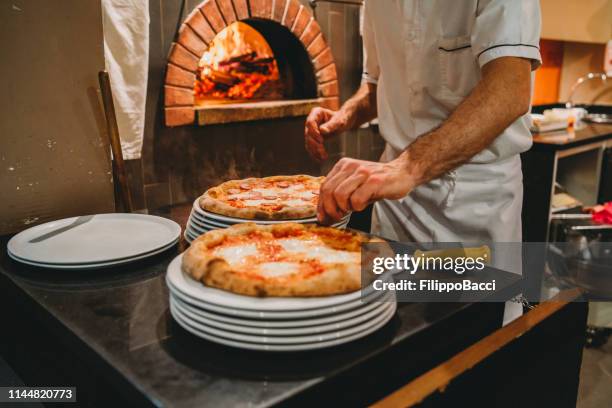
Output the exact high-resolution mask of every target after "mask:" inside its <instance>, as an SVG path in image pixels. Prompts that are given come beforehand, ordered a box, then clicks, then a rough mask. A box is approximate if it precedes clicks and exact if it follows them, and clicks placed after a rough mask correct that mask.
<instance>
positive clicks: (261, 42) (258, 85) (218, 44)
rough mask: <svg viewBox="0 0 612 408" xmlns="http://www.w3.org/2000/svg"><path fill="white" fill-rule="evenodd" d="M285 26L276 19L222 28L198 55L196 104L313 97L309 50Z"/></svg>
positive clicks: (250, 21)
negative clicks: (306, 62)
mask: <svg viewBox="0 0 612 408" xmlns="http://www.w3.org/2000/svg"><path fill="white" fill-rule="evenodd" d="M283 30H284V27H282V26H280V25H278V24H276V23H274V22H270V21H262V20H245V21H238V22H234V23H232V24H230V25H228V26H227V27H226V28H225V29H223V30H222V31H220V32H219V33H218V34H217V35H216V36H215V38H214V40H213V41H212V42H211V43H210V45H209V48H208V50H207V51H205V52H204V54H203V55H202V57H201V58H200V61H199V66H198V71H197V77H196V83H195V89H194V93H195V103H196V106H207V105H215V104H224V103H240V102H255V101H270V100H282V99H299V98H308V97H314V96H315V95H316V84H315V83H314V80H313V78H314V75H313V72H312V67H308V66H305V64H304V59H306V61H308V60H307V55H306V54H307V53H306V51H305V50H304V49H303V47H302V46H301V44H300V43H299V41H297V39H295V37H293V36H292V34H291V33H290V32H288V31H287V32H283ZM279 35H280V36H279ZM279 39H280V40H279ZM308 62H309V61H308Z"/></svg>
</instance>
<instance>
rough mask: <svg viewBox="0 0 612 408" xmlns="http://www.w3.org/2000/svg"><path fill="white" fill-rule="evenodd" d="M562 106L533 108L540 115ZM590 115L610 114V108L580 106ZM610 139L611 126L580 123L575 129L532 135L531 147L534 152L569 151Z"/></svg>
mask: <svg viewBox="0 0 612 408" xmlns="http://www.w3.org/2000/svg"><path fill="white" fill-rule="evenodd" d="M562 107H564V105H562V104H555V105H540V106H534V107H533V109H532V111H533V112H534V113H542V112H543V111H544V110H545V109H552V108H562ZM578 107H584V108H586V109H587V110H588V111H589V112H592V113H611V112H612V106H582V105H579V106H578ZM608 139H612V125H609V124H595V123H588V122H582V123H580V124H578V126H577V127H576V128H575V129H568V130H560V131H553V132H545V133H535V134H534V135H533V147H532V150H535V151H557V150H565V149H570V148H573V147H577V146H582V145H586V144H590V143H596V142H601V141H603V140H608Z"/></svg>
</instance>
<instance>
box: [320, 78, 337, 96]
mask: <svg viewBox="0 0 612 408" xmlns="http://www.w3.org/2000/svg"><path fill="white" fill-rule="evenodd" d="M317 88H318V89H319V96H338V93H339V89H338V81H331V82H326V83H323V84H319V85H317Z"/></svg>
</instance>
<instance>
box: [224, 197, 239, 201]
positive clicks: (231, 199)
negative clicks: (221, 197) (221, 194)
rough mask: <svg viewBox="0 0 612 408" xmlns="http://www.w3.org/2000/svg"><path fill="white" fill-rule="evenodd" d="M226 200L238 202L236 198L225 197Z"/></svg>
mask: <svg viewBox="0 0 612 408" xmlns="http://www.w3.org/2000/svg"><path fill="white" fill-rule="evenodd" d="M226 200H227V201H236V200H238V197H227V198H226Z"/></svg>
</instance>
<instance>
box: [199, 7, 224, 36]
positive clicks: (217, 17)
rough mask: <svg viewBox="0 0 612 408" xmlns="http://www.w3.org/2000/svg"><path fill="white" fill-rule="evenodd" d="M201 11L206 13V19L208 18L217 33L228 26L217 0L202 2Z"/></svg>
mask: <svg viewBox="0 0 612 408" xmlns="http://www.w3.org/2000/svg"><path fill="white" fill-rule="evenodd" d="M200 11H201V12H202V14H204V17H206V20H208V23H209V24H210V26H211V27H212V29H213V30H214V31H215V33H218V32H219V31H221V30H223V29H224V28H225V27H226V24H225V20H223V16H222V15H221V12H220V11H219V7H217V3H215V0H207V1H205V2H204V3H202V5H201V6H200Z"/></svg>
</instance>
